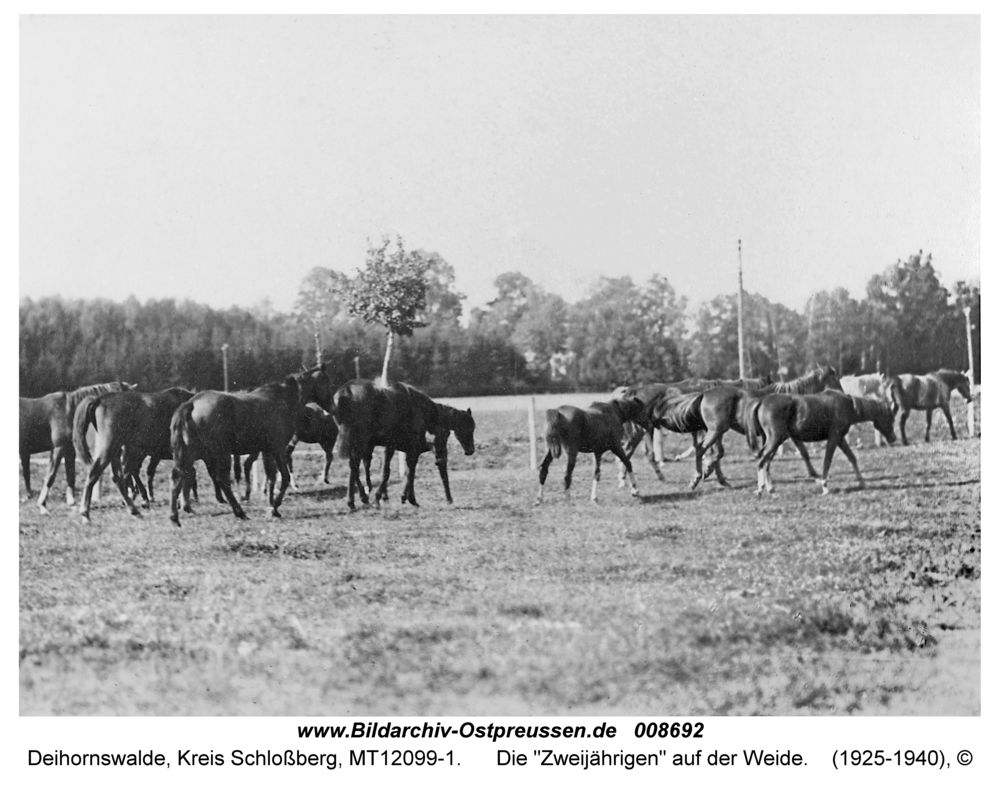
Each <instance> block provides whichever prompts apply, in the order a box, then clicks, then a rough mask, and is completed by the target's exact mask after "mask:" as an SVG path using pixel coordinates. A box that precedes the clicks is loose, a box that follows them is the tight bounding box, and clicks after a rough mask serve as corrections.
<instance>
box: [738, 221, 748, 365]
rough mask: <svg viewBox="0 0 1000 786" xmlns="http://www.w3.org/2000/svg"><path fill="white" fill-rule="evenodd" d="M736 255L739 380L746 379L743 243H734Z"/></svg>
mask: <svg viewBox="0 0 1000 786" xmlns="http://www.w3.org/2000/svg"><path fill="white" fill-rule="evenodd" d="M736 255H737V258H738V260H739V276H740V288H739V290H738V292H737V293H736V333H737V336H738V340H739V352H740V379H746V375H747V374H746V361H745V360H744V352H743V241H742V240H739V239H738V240H737V241H736Z"/></svg>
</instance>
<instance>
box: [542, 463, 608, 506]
mask: <svg viewBox="0 0 1000 786" xmlns="http://www.w3.org/2000/svg"><path fill="white" fill-rule="evenodd" d="M622 455H624V453H623V454H622ZM551 463H552V451H551V450H547V451H545V458H543V459H542V466H541V467H539V468H538V496H537V497H536V498H535V504H536V505H541V504H542V492H543V491H544V489H545V479H546V478H547V477H548V476H549V464H551Z"/></svg>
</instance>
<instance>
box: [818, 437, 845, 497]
mask: <svg viewBox="0 0 1000 786" xmlns="http://www.w3.org/2000/svg"><path fill="white" fill-rule="evenodd" d="M843 439H844V435H843V434H841V435H840V436H837V435H836V434H834V435H831V436H830V437H829V438H828V439H827V441H826V453H825V454H824V456H823V477H822V478H820V479H819V480H817V481H816V482H817V483H819V485H820V487H821V488H822V489H823V493H824V494H829V493H830V489H829V488H827V485H826V481H827V478H828V477H829V476H830V465H831V464H832V463H833V454H834V453H835V452H836V450H837V445H839V444H840V443H841V442H842V441H843Z"/></svg>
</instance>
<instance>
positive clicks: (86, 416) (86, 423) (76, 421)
mask: <svg viewBox="0 0 1000 786" xmlns="http://www.w3.org/2000/svg"><path fill="white" fill-rule="evenodd" d="M100 401H101V399H100V397H99V396H87V397H86V398H84V399H83V401H81V402H80V403H79V404H78V405H77V407H76V412H75V413H74V414H73V447H74V448H75V449H76V454H77V455H78V456H79V457H80V460H81V461H82V462H83V463H84V464H92V463H93V461H94V457H93V456H92V455H91V454H90V445H88V444H87V429H88V428H89V427H90V425H91V424H93V425H94V428H97V419H96V417H95V415H94V413H95V412H96V411H97V405H98V404H99V403H100Z"/></svg>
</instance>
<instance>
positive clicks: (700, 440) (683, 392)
mask: <svg viewBox="0 0 1000 786" xmlns="http://www.w3.org/2000/svg"><path fill="white" fill-rule="evenodd" d="M769 379H770V377H767V378H758V379H745V380H698V379H688V380H681V381H680V382H679V383H676V384H663V383H645V384H639V385H633V386H631V387H627V388H619V389H618V390H617V391H616V392H615V393H616V394H617V395H619V396H634V397H636V398H638V399H640V400H641V401H643V402H644V404H645V411H644V413H643V415H642V416H641V417H640V418H639V419H637V420H636V424H637V425H639V426H641V431H639V430H636V431H634V432H633V435H632V436H631V438H630V439H629V440H628V444H627V446H626V454H627V455H628V456H629V457H630V458H631V456H632V454H633V453H634V452H635V449H636V447H638V444H639V442H641V441H643V440H644V439H645V440H646V446H647V450H646V456H647V458H648V459H649V463H650V465H651V466H652V468H653V471H654V472H655V473H656V477H657V478H658V479H659V480H662V481H665V480H666V478H664V477H663V473H662V472H661V471H660V467H659V465H658V464H657V462H656V457H655V456H654V454H653V451H652V450H651V449H650V445H651V440H652V434H653V432H654V430H655V429H657V428H659V427H661V426H657V421H658V420H661V421H663V422H664V425H663V426H662V427H664V428H667V430H669V431H675V432H677V433H682V434H691V440H692V450H693V451H694V453H695V463H696V467H695V472H696V474H695V477H694V479H693V480H692V481H691V488H692V489H693V488H695V487H696V486H697V485H698V483H699V482H700V480H702V479H704V478H707V477H708V476H709V475H710V474H711V473H712V471H713V470H714V471H715V472H716V473H718V471H719V468H720V463H719V462H720V461H721V459H722V455H724V452H725V449H724V448H723V445H722V435H723V434H724V433H725V432H726V431H727V430H728V429H734V430H737V431H739V432H740V433H742V429H741V428H740V427H739V424H740V418H739V417H737V416H736V414H735V413H737V412H740V413H742V409H743V407H745V406H747V402H745V401H744V400H743V398H742V397H740V400H739V401H737V400H736V399H735V398H734V395H735V394H734V393H732V392H729V391H734V390H742V391H744V392H745V394H746V396H750V397H752V398H757V399H759V398H762V397H764V396H767V395H770V394H772V393H782V394H787V395H791V394H803V393H819V392H820V391H822V390H826V389H830V390H840V379H839V377H838V375H837V372H836V370H835V369H834V368H833V367H832V366H820V367H817V368H815V369H813V370H812V371H809V372H807V373H806V374H803V375H802V376H801V377H798V378H797V379H793V380H792V381H790V382H770V381H768V380H769ZM715 383H723V384H718V385H717V384H715ZM701 384H708V385H710V387H708V388H701V387H700V385H701ZM717 389H724V390H725V391H727V392H725V393H719V394H716V395H714V396H711V397H710V398H709V402H708V407H709V409H708V410H707V411H706V414H707V416H708V417H709V418H710V419H711V421H712V423H713V426H712V432H713V436H712V437H711V438H710V439H709V437H708V432H707V431H706V429H707V423H706V422H705V417H704V416H703V415H702V413H701V406H702V402H701V399H699V398H698V396H699V394H702V393H706V392H708V391H709V390H717ZM684 396H689V397H690V398H687V399H685V398H684ZM671 404H672V405H673V406H676V407H678V408H679V409H678V411H677V412H674V413H672V414H670V413H668V410H669V408H670V405H671ZM657 413H659V414H657ZM695 413H697V415H695ZM668 423H669V425H667V424H668ZM703 434H704V436H702V435H703ZM699 445H700V446H701V447H700V448H699ZM712 446H715V447H717V449H718V451H719V454H720V455H717V456H716V458H715V459H714V460H713V461H712V463H711V464H710V465H709V466H708V468H707V469H706V470H705V471H704V472H702V470H701V467H700V461H701V458H702V457H703V456H704V454H705V451H706V450H707V449H708V448H709V447H712ZM797 447H799V452H800V453H801V454H802V457H803V458H804V459H805V462H806V466H807V467H808V469H809V474H810V475H812V476H815V470H814V469H813V468H812V464H811V463H810V461H809V454H808V453H807V452H806V449H805V447H804V446H797ZM699 451H700V452H699ZM682 456H683V454H682ZM682 456H678V458H681V457H682ZM717 477H718V476H717ZM619 480H621V478H619ZM719 482H720V483H721V484H722V485H727V484H726V481H725V478H724V477H723V478H719Z"/></svg>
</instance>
